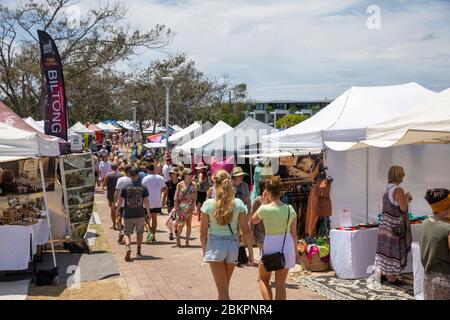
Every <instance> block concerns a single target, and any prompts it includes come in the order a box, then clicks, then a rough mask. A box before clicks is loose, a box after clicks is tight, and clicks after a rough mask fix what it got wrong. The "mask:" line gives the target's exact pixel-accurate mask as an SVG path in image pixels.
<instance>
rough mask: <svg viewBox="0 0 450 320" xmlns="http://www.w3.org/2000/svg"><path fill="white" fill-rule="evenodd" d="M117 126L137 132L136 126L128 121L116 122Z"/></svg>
mask: <svg viewBox="0 0 450 320" xmlns="http://www.w3.org/2000/svg"><path fill="white" fill-rule="evenodd" d="M117 124H118V125H120V126H121V127H122V128H124V129H125V130H130V131H137V126H136V125H134V124H133V123H131V122H128V121H117Z"/></svg>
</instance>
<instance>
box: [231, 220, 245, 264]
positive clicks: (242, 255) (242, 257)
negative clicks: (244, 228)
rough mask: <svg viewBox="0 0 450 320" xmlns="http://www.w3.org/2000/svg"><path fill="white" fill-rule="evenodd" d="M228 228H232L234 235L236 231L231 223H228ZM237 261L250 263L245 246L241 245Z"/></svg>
mask: <svg viewBox="0 0 450 320" xmlns="http://www.w3.org/2000/svg"><path fill="white" fill-rule="evenodd" d="M228 229H230V232H231V234H232V235H234V232H233V230H232V229H231V226H230V224H228ZM237 262H238V263H239V264H247V263H248V256H247V251H245V247H239V253H238V261H237Z"/></svg>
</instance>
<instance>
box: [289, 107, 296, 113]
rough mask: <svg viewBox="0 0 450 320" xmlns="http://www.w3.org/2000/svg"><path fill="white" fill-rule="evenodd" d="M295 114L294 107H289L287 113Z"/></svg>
mask: <svg viewBox="0 0 450 320" xmlns="http://www.w3.org/2000/svg"><path fill="white" fill-rule="evenodd" d="M296 112H297V108H296V107H294V106H291V107H289V113H290V114H295V113H296Z"/></svg>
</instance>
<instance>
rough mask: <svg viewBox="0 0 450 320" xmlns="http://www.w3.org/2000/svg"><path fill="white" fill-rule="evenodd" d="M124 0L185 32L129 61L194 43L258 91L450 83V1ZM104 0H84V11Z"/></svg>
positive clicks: (299, 95)
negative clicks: (374, 19) (373, 25)
mask: <svg viewBox="0 0 450 320" xmlns="http://www.w3.org/2000/svg"><path fill="white" fill-rule="evenodd" d="M0 1H2V0H0ZM2 2H3V1H2ZM123 2H124V3H125V4H126V6H127V7H128V8H129V10H128V20H129V22H130V23H131V25H132V26H134V27H136V28H138V29H140V30H149V29H151V28H152V26H154V25H155V24H157V23H158V24H165V25H167V26H168V27H170V28H171V29H172V30H173V31H175V33H176V36H175V38H174V40H173V42H172V43H171V45H170V46H168V47H167V48H165V49H164V50H158V51H156V50H141V52H140V54H139V55H138V56H136V57H133V59H132V60H131V61H128V62H126V63H121V65H120V66H119V67H120V68H121V69H122V68H128V69H129V68H132V67H133V66H135V65H138V64H144V65H148V64H149V63H150V62H151V60H153V59H157V58H162V57H165V56H166V55H168V54H174V53H179V52H185V53H187V54H188V55H189V56H190V57H191V58H192V59H194V60H195V61H196V63H197V67H198V69H200V70H201V71H203V72H205V73H206V74H207V75H209V76H211V77H220V76H222V75H229V76H230V77H231V78H232V79H233V80H234V81H235V82H241V81H242V82H245V83H247V84H248V91H249V95H250V97H251V98H254V99H323V98H325V97H328V98H335V97H337V96H338V95H339V94H340V93H342V92H344V91H345V90H346V89H347V88H348V87H350V86H352V85H359V86H370V85H389V84H399V83H405V82H409V81H416V82H418V83H420V84H422V85H423V86H425V87H427V88H429V89H431V90H435V91H441V90H443V89H445V88H447V87H450V73H449V70H450V1H438V0H433V1H432V0H421V1H419V0H389V1H366V0H339V1H338V0H214V1H213V0H126V1H125V0H124V1H123ZM95 3H96V2H91V1H86V0H81V1H80V4H79V5H80V6H81V8H82V12H84V11H85V10H87V9H88V8H89V7H91V6H93V5H95ZM370 5H377V6H378V7H379V8H380V14H381V16H380V18H381V20H380V22H381V28H380V29H379V30H369V29H368V28H367V19H368V18H369V17H370V15H371V14H368V13H367V12H366V10H367V8H368V7H369V6H370Z"/></svg>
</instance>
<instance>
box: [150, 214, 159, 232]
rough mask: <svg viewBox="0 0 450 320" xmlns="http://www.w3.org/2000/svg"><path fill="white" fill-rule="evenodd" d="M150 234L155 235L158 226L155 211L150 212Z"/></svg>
mask: <svg viewBox="0 0 450 320" xmlns="http://www.w3.org/2000/svg"><path fill="white" fill-rule="evenodd" d="M151 216H152V234H153V235H156V228H157V227H158V217H157V214H156V213H152V214H151Z"/></svg>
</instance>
